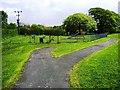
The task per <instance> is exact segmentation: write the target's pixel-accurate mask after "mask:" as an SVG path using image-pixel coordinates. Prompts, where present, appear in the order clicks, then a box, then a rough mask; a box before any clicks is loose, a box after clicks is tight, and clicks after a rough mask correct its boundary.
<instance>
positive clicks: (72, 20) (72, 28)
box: [63, 13, 97, 34]
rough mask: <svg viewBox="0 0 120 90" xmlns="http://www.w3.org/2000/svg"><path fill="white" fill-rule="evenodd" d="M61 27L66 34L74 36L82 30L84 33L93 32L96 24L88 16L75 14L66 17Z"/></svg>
mask: <svg viewBox="0 0 120 90" xmlns="http://www.w3.org/2000/svg"><path fill="white" fill-rule="evenodd" d="M63 27H64V28H65V30H66V33H68V32H69V33H70V34H75V33H77V32H80V30H81V29H82V30H83V31H86V32H93V31H95V29H96V28H97V26H96V22H95V21H94V20H93V19H92V18H91V17H90V16H88V15H86V14H83V13H75V14H73V15H70V16H68V17H67V18H66V19H65V20H64V22H63Z"/></svg>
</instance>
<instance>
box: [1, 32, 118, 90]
mask: <svg viewBox="0 0 120 90" xmlns="http://www.w3.org/2000/svg"><path fill="white" fill-rule="evenodd" d="M115 37H116V38H117V37H118V34H112V35H109V36H108V37H107V38H102V39H98V40H95V41H92V42H84V41H82V40H78V41H77V43H73V42H76V41H75V40H64V38H67V36H61V37H60V42H61V43H60V44H56V42H57V41H56V39H57V38H56V36H54V38H55V41H52V42H51V43H50V44H47V43H44V44H40V43H39V36H37V37H36V42H35V43H34V42H33V40H32V39H30V36H14V37H9V38H7V39H3V40H2V86H3V88H5V87H10V86H11V85H12V84H14V83H15V82H16V80H18V79H19V77H20V75H21V73H22V69H23V67H24V65H25V63H26V62H27V61H28V59H29V57H30V55H31V53H32V52H33V51H34V50H36V49H41V48H45V47H54V48H55V49H54V50H53V51H52V55H53V57H60V56H62V55H66V54H69V53H71V52H74V51H77V50H80V49H83V48H86V47H88V46H92V45H95V44H98V43H101V42H104V41H107V40H109V39H111V38H115ZM48 40H49V38H48V36H47V37H46V38H45V40H44V41H45V42H47V41H48Z"/></svg>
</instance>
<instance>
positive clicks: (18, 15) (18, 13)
mask: <svg viewBox="0 0 120 90" xmlns="http://www.w3.org/2000/svg"><path fill="white" fill-rule="evenodd" d="M14 12H15V13H17V14H16V16H17V25H18V34H20V18H19V17H20V13H22V11H14Z"/></svg>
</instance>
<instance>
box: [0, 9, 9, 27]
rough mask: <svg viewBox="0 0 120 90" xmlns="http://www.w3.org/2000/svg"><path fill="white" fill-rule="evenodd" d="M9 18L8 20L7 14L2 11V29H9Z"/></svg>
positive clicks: (0, 17) (0, 21) (0, 12)
mask: <svg viewBox="0 0 120 90" xmlns="http://www.w3.org/2000/svg"><path fill="white" fill-rule="evenodd" d="M7 18H8V15H7V13H6V12H4V11H0V19H1V20H0V23H2V27H3V28H4V27H7Z"/></svg>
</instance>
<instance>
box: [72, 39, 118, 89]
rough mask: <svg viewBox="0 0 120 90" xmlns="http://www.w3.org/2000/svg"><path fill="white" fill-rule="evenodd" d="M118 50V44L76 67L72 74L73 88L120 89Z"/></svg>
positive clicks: (96, 53) (84, 60)
mask: <svg viewBox="0 0 120 90" xmlns="http://www.w3.org/2000/svg"><path fill="white" fill-rule="evenodd" d="M119 42H120V40H119ZM118 48H120V46H118V42H116V43H114V44H112V45H110V46H108V47H106V48H104V49H102V50H100V51H98V52H95V53H93V54H92V55H90V56H88V57H86V58H84V59H83V60H82V61H80V62H79V63H77V64H76V65H74V67H73V69H72V70H71V72H70V85H71V87H72V88H120V86H119V85H120V83H119V73H120V69H119V63H118Z"/></svg>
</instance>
